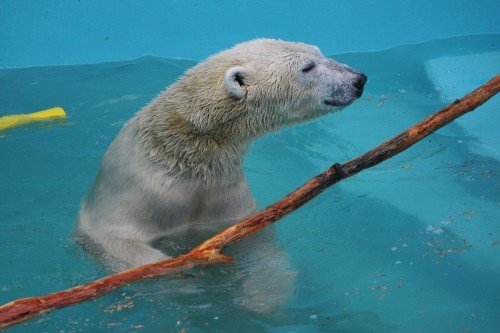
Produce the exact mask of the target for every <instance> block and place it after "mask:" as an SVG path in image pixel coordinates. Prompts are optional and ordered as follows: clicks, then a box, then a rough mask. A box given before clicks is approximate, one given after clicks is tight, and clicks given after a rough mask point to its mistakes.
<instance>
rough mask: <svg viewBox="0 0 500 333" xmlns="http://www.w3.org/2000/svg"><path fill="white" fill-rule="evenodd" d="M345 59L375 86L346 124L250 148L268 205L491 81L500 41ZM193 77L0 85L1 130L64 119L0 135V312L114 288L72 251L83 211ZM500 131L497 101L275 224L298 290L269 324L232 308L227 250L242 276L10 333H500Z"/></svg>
mask: <svg viewBox="0 0 500 333" xmlns="http://www.w3.org/2000/svg"><path fill="white" fill-rule="evenodd" d="M334 58H335V59H337V60H339V61H342V62H345V63H347V64H349V65H351V66H352V67H354V68H358V69H360V70H362V71H363V72H365V73H366V74H367V75H368V77H369V81H368V83H367V86H366V91H365V93H364V95H363V97H362V98H361V99H360V100H359V101H357V102H356V103H355V104H353V105H352V106H350V107H348V108H347V109H345V110H344V111H343V112H341V113H337V114H333V115H329V116H326V117H324V118H321V119H318V120H316V121H314V122H311V123H308V124H304V125H301V126H298V127H293V128H287V129H284V130H282V131H280V132H278V133H275V134H272V135H268V136H266V137H263V138H261V139H259V140H258V141H256V142H255V143H254V144H253V146H252V148H251V150H250V152H249V154H248V156H247V158H246V160H245V169H246V173H247V177H248V180H249V182H250V185H251V187H252V190H253V193H254V195H255V197H256V199H257V200H258V202H259V206H260V207H265V206H266V205H268V204H270V203H272V202H274V201H275V200H277V199H279V198H280V197H282V196H283V195H285V194H286V193H288V192H290V191H292V190H293V189H295V188H296V187H298V186H299V185H301V184H302V183H303V182H305V181H306V180H308V179H309V178H310V177H312V176H314V175H316V174H318V173H320V172H321V171H323V170H324V169H326V168H327V167H329V166H330V165H331V164H333V163H334V162H345V161H347V160H350V159H352V158H354V157H356V156H358V155H360V154H362V153H364V152H365V151H367V150H368V149H371V148H372V147H374V146H376V145H378V144H379V143H381V142H382V141H384V140H386V139H388V138H390V137H392V136H394V135H396V134H397V133H399V132H401V131H403V130H404V129H406V128H407V127H409V126H411V125H413V124H414V123H416V122H417V121H420V120H421V119H424V118H425V117H426V116H428V115H430V114H431V113H434V112H435V111H437V110H439V109H440V108H441V107H443V106H444V105H445V104H446V103H448V102H450V101H453V100H454V99H456V98H460V97H462V95H463V94H465V93H466V92H467V91H471V90H472V89H474V88H475V87H476V86H478V85H480V84H482V83H484V82H486V81H487V80H488V79H490V78H491V77H493V76H494V75H495V74H498V72H499V69H500V34H486V35H474V36H464V37H455V38H449V39H441V40H433V41H428V42H425V43H421V44H414V45H403V46H398V47H395V48H392V49H388V50H384V51H379V52H365V53H346V54H340V55H336V56H334ZM194 64H195V63H194V62H192V61H187V60H172V59H163V58H156V57H143V58H140V59H137V60H135V61H124V62H113V63H100V64H92V65H75V66H58V67H34V68H22V69H2V70H0V87H1V90H2V93H1V95H0V104H1V105H2V110H1V111H0V112H1V113H2V114H17V113H30V112H35V111H38V110H42V109H45V108H49V107H53V106H57V105H59V106H62V107H63V108H64V109H65V110H66V112H67V114H68V119H66V120H60V121H53V122H47V123H42V124H38V125H30V126H25V127H20V128H15V129H12V130H9V131H5V132H0V154H1V163H0V171H1V172H0V184H1V187H0V188H1V191H0V262H1V263H2V264H1V272H2V274H0V303H1V304H4V303H6V302H8V301H11V300H13V299H17V298H22V297H28V296H35V295H41V294H47V293H51V292H55V291H57V290H61V289H66V288H69V287H72V286H74V285H77V284H81V283H85V282H88V281H91V280H94V279H97V278H99V277H102V276H103V275H105V274H107V273H108V272H107V271H106V269H104V268H102V267H101V266H100V265H99V264H98V263H96V262H95V261H94V260H93V259H92V258H91V257H89V256H88V255H86V254H85V253H84V252H83V251H82V250H81V249H80V248H79V247H78V246H76V245H75V244H74V243H73V242H72V239H71V231H72V229H73V226H74V223H75V220H76V217H77V214H78V206H79V202H80V200H81V198H82V197H83V196H84V194H85V193H86V191H87V190H88V189H89V187H90V185H91V184H92V181H93V179H94V177H95V175H96V172H97V168H98V165H99V161H100V158H101V156H102V155H103V153H104V151H105V150H106V148H107V146H108V145H109V144H110V142H111V141H112V140H113V138H114V137H115V135H116V134H117V132H118V131H119V129H120V128H121V126H122V125H123V124H124V123H125V121H126V120H127V119H129V118H130V117H132V115H133V114H134V113H135V112H136V111H138V110H139V109H140V107H141V106H143V105H145V104H146V103H148V102H149V101H150V100H151V99H153V98H154V97H155V96H156V95H157V94H158V93H159V92H160V91H161V90H162V89H163V88H164V87H165V86H167V85H168V84H170V83H171V82H173V81H174V80H175V79H176V78H177V77H178V76H179V75H180V74H181V73H182V72H183V71H184V70H185V69H187V68H189V67H190V66H192V65H194ZM499 122H500V98H499V97H498V96H497V97H495V98H493V99H492V100H491V101H489V102H487V103H486V104H485V105H483V106H482V107H480V108H479V109H477V110H476V111H474V112H473V113H471V114H468V115H465V116H464V117H462V118H461V119H459V120H458V121H455V122H453V123H452V124H450V125H448V126H447V127H445V128H443V129H441V130H439V131H437V132H436V133H434V134H432V135H431V136H429V137H428V138H426V139H424V140H423V141H421V142H420V143H418V144H417V145H415V146H413V147H412V148H410V150H408V151H406V152H404V153H402V154H400V155H398V156H396V157H394V158H392V159H390V160H389V161H387V162H384V163H383V164H381V165H379V166H376V167H374V168H372V169H370V170H367V171H364V172H362V173H361V174H359V175H357V176H355V177H353V178H351V179H348V180H345V181H344V182H342V183H340V184H338V185H336V186H334V187H332V188H330V189H328V190H327V191H326V192H325V193H323V194H322V195H321V196H320V197H318V198H317V199H315V200H314V201H312V202H311V203H309V204H308V205H306V206H305V207H303V208H302V209H300V210H298V211H296V212H295V213H293V214H292V215H290V216H288V217H286V218H284V219H282V220H280V221H279V222H277V224H275V225H274V226H273V228H274V230H275V232H276V235H277V240H276V242H277V244H278V245H280V246H283V248H284V249H285V251H286V253H287V254H288V256H289V260H290V262H291V266H292V267H293V269H294V270H295V271H296V272H297V280H296V283H295V292H294V295H293V297H292V298H291V299H290V301H289V302H287V303H286V304H284V305H283V306H282V307H281V309H280V310H278V311H276V312H273V313H269V314H255V313H252V312H249V311H248V310H247V309H245V308H244V307H241V306H239V305H238V304H236V302H235V301H234V295H235V293H236V294H237V291H238V288H239V287H240V285H239V282H238V281H237V279H235V278H234V276H233V275H235V274H236V273H237V272H238V271H239V270H240V269H241V268H242V267H244V266H245V265H246V264H247V261H246V260H248V257H249V256H251V253H252V252H251V251H252V248H251V247H250V246H245V245H248V244H246V243H248V242H245V241H244V242H243V243H242V244H236V245H235V246H232V247H231V248H230V249H228V250H229V252H231V253H233V254H235V255H236V256H237V261H236V262H235V263H234V264H231V265H226V266H217V267H210V268H200V269H196V270H193V272H191V273H192V274H193V275H194V276H195V277H194V278H189V279H179V278H173V279H172V278H162V279H155V280H151V281H142V282H139V283H136V284H133V285H130V286H127V287H124V288H120V289H118V290H116V291H114V292H111V293H109V294H107V295H105V296H103V297H101V298H97V299H95V300H92V301H88V302H84V303H81V304H78V305H75V306H72V307H69V308H65V309H61V310H55V311H53V312H51V313H48V314H46V315H43V316H39V317H36V318H34V319H31V320H29V321H27V322H25V323H21V324H18V325H16V326H12V327H10V328H9V329H7V331H8V332H182V331H183V330H184V331H187V332H231V331H237V332H497V331H499V330H500V320H499V319H498V318H500V302H499V299H500V283H499V281H500V243H499V242H500V148H499V147H500V135H499V134H498V126H497V125H498V123H499ZM257 237H258V235H257ZM238 258H241V260H238ZM245 258H247V259H245ZM259 260H262V261H264V262H265V261H266V260H268V258H267V257H266V256H264V257H263V258H259Z"/></svg>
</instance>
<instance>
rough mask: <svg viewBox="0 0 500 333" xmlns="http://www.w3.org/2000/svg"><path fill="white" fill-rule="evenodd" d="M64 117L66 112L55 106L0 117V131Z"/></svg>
mask: <svg viewBox="0 0 500 333" xmlns="http://www.w3.org/2000/svg"><path fill="white" fill-rule="evenodd" d="M61 118H66V113H65V112H64V110H63V109H62V108H60V107H55V108H51V109H47V110H43V111H39V112H35V113H30V114H15V115H9V116H3V117H0V131H3V130H6V129H9V128H12V127H16V126H20V125H26V124H29V123H34V122H38V121H46V120H52V119H61Z"/></svg>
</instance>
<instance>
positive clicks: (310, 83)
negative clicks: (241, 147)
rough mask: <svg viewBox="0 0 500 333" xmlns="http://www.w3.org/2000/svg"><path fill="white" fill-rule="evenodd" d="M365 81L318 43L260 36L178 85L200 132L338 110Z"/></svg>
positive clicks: (255, 127) (254, 131) (264, 125)
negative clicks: (233, 124) (231, 124)
mask: <svg viewBox="0 0 500 333" xmlns="http://www.w3.org/2000/svg"><path fill="white" fill-rule="evenodd" d="M365 82H366V76H365V75H364V74H362V73H359V72H357V71H355V70H353V69H351V68H350V67H348V66H346V65H343V64H340V63H338V62H335V61H334V60H332V59H331V58H328V57H325V56H324V55H323V54H322V53H321V51H320V50H319V49H318V48H317V47H316V46H310V45H306V44H302V43H292V42H285V41H280V40H273V39H257V40H253V41H249V42H246V43H241V44H238V45H236V46H235V47H233V48H231V49H229V50H225V51H223V52H221V53H219V54H216V55H214V56H212V57H211V58H208V59H207V60H206V61H204V62H202V63H200V64H199V65H197V66H195V67H194V68H192V69H191V70H189V71H188V72H187V73H186V74H185V75H184V76H183V77H182V78H181V79H180V80H179V81H178V83H177V85H176V86H175V88H177V89H176V90H178V93H179V94H180V95H182V96H183V97H182V99H179V102H181V103H187V105H186V108H185V110H184V111H185V113H184V115H185V116H186V117H187V118H189V119H190V121H191V122H192V123H193V124H195V126H196V127H197V128H198V129H199V130H200V131H201V132H203V131H210V132H212V131H213V130H214V129H216V127H218V126H227V125H229V122H231V123H232V122H234V121H235V122H237V123H241V122H243V124H245V125H243V126H242V125H241V124H240V125H237V129H238V132H240V133H241V134H245V133H247V132H248V134H250V135H258V134H262V133H265V132H267V131H270V130H274V129H277V128H279V127H281V126H284V125H289V124H294V123H298V122H302V121H305V120H309V119H312V118H316V117H318V116H321V115H324V114H327V113H330V112H334V111H338V110H340V109H342V108H343V107H345V106H347V105H349V104H350V103H352V102H353V101H354V100H356V99H357V98H358V97H360V96H361V94H362V93H363V87H364V84H365ZM172 88H174V87H172ZM250 132H251V133H250Z"/></svg>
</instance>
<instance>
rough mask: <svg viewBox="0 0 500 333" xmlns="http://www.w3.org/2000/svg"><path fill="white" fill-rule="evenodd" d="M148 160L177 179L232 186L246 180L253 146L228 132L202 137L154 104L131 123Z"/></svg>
mask: <svg viewBox="0 0 500 333" xmlns="http://www.w3.org/2000/svg"><path fill="white" fill-rule="evenodd" d="M132 123H133V124H134V125H135V126H136V129H137V132H138V135H139V139H140V141H141V144H142V145H143V147H144V148H145V149H146V151H147V153H148V157H149V159H150V160H151V161H152V162H154V163H159V164H161V165H163V166H164V167H165V168H166V170H167V172H168V173H169V174H171V175H172V176H174V177H180V178H182V177H186V178H190V179H199V180H201V181H204V182H205V183H214V182H216V183H233V182H235V181H238V180H240V179H241V177H242V176H243V171H242V164H243V158H244V155H245V153H246V152H247V150H248V147H249V144H250V142H249V141H248V140H244V139H240V140H235V137H234V136H232V135H230V134H229V133H228V132H227V131H214V132H210V133H199V132H198V131H197V130H196V128H195V127H193V126H192V125H191V124H190V123H189V122H188V121H187V120H186V119H184V118H183V117H182V116H180V115H179V114H177V113H176V112H175V110H174V111H171V110H169V111H168V112H165V105H161V107H159V105H157V103H155V102H153V103H151V104H150V105H148V106H147V107H145V108H144V109H143V110H142V111H141V112H139V113H138V114H137V116H136V117H135V118H134V120H132Z"/></svg>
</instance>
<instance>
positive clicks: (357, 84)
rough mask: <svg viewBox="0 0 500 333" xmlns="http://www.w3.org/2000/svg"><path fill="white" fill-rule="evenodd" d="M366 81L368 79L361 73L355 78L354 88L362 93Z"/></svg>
mask: <svg viewBox="0 0 500 333" xmlns="http://www.w3.org/2000/svg"><path fill="white" fill-rule="evenodd" d="M366 80H368V77H367V76H366V75H365V74H363V73H361V74H359V75H358V77H357V78H356V81H355V82H354V86H355V87H356V88H358V89H359V90H361V91H362V90H363V87H364V86H365V83H366Z"/></svg>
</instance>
